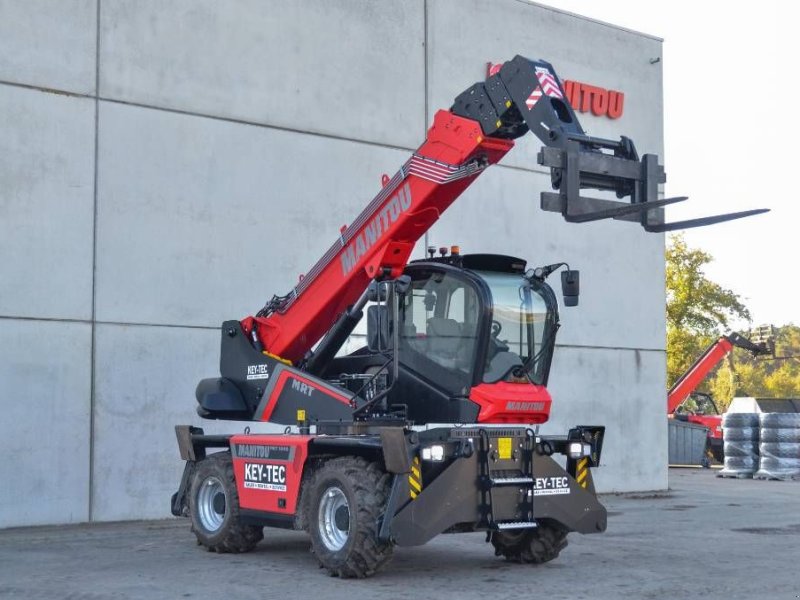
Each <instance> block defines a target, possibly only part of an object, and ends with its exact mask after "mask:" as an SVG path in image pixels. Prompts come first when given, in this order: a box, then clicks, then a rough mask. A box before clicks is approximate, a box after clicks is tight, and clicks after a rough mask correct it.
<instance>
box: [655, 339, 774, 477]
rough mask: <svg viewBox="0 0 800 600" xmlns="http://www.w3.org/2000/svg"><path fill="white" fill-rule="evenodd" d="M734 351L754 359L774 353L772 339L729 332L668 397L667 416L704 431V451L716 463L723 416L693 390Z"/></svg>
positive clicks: (708, 397) (707, 398)
mask: <svg viewBox="0 0 800 600" xmlns="http://www.w3.org/2000/svg"><path fill="white" fill-rule="evenodd" d="M734 347H736V348H742V349H744V350H747V351H748V352H750V353H751V354H752V355H753V356H754V357H755V356H762V355H765V354H772V355H774V353H775V343H774V341H773V340H772V339H771V337H770V338H766V339H764V340H763V341H760V342H757V343H756V342H752V341H750V340H749V339H747V338H746V337H744V336H742V335H739V334H738V333H736V332H734V331H732V332H730V333H728V334H727V335H723V336H721V337H720V338H719V339H718V340H717V341H715V342H714V343H712V344H711V345H709V347H708V348H706V349H705V351H704V352H703V354H701V355H700V358H698V359H697V360H696V361H695V362H694V364H692V366H691V367H689V369H688V370H687V371H686V372H685V373H684V374H683V375H681V376H680V377H678V379H677V380H676V381H675V383H674V384H672V387H671V388H670V390H669V392H668V393H667V415H669V416H670V417H671V418H674V419H678V420H680V421H687V422H689V423H695V424H697V425H702V426H703V427H707V428H708V438H707V443H706V451H707V453H708V454H711V455H712V456H713V457H714V459H716V460H718V461H719V462H722V459H723V453H722V415H720V413H719V409H718V408H717V405H716V403H715V402H714V400H713V398H712V397H711V395H709V394H704V393H702V392H696V391H695V389H696V388H697V386H698V385H700V383H701V382H702V381H703V380H704V379H705V378H706V377H707V376H708V374H709V373H710V372H711V371H712V369H714V367H716V366H717V365H718V364H719V362H720V361H721V360H722V359H723V358H725V357H726V356H727V355H728V353H729V352H730V351H731V350H733V348H734ZM690 398H691V399H692V400H693V405H692V406H690V405H689V403H688V402H687V400H689V399H690Z"/></svg>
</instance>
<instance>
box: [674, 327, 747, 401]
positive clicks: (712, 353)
mask: <svg viewBox="0 0 800 600" xmlns="http://www.w3.org/2000/svg"><path fill="white" fill-rule="evenodd" d="M732 349H733V343H732V342H731V341H730V340H729V339H728V338H727V337H726V336H722V337H721V338H719V339H718V340H717V341H716V342H714V343H713V344H712V345H711V346H709V347H708V349H707V350H706V351H705V352H704V353H703V355H702V356H701V357H700V358H698V359H697V361H695V363H694V364H693V365H692V366H691V367H690V368H689V370H688V371H686V373H684V374H683V376H682V377H680V378H679V379H678V381H676V382H675V384H674V385H673V386H672V388H671V389H670V390H669V394H668V395H667V414H670V415H671V414H672V413H673V412H675V409H676V408H678V407H679V406H680V405H681V402H683V401H684V400H686V398H688V397H689V394H691V393H692V392H693V391H694V390H695V388H696V387H697V386H698V385H700V382H701V381H703V379H705V378H706V376H707V375H708V373H709V372H710V371H711V369H713V368H714V367H716V366H717V364H718V363H719V361H721V360H722V359H723V358H725V355H726V354H728V352H730V351H731V350H732Z"/></svg>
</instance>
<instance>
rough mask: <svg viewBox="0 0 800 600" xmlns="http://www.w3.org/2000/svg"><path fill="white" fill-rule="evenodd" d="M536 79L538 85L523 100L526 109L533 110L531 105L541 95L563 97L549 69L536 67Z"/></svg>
mask: <svg viewBox="0 0 800 600" xmlns="http://www.w3.org/2000/svg"><path fill="white" fill-rule="evenodd" d="M536 79H538V80H539V85H538V86H536V88H535V89H534V90H533V92H531V95H530V96H528V99H527V100H525V106H527V107H528V110H533V107H534V106H536V103H537V102H538V101H539V99H540V98H541V97H542V96H543V95H547V96H550V97H551V98H558V99H560V100H563V99H564V93H563V92H562V91H561V88H560V87H559V85H558V82H557V81H556V78H555V77H554V76H553V74H552V73H551V72H550V71H549V69H545V68H543V67H536Z"/></svg>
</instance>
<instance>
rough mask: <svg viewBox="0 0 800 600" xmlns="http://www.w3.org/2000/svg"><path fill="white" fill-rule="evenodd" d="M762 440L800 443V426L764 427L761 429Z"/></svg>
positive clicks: (779, 442)
mask: <svg viewBox="0 0 800 600" xmlns="http://www.w3.org/2000/svg"><path fill="white" fill-rule="evenodd" d="M761 441H762V442H775V443H778V444H799V443H800V428H797V429H789V428H786V427H784V428H780V429H777V428H774V427H769V428H762V429H761Z"/></svg>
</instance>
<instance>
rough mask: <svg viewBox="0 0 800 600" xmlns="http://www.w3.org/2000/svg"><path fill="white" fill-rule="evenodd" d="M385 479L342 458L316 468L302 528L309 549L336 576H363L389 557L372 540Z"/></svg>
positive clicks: (385, 546)
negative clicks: (305, 526)
mask: <svg viewBox="0 0 800 600" xmlns="http://www.w3.org/2000/svg"><path fill="white" fill-rule="evenodd" d="M389 482H390V477H389V475H388V474H387V473H385V472H384V471H383V470H382V469H381V468H380V466H379V465H378V464H377V463H374V462H368V461H367V460H365V459H363V458H357V457H355V456H345V457H341V458H335V459H332V460H329V461H327V462H325V463H323V464H322V466H321V467H320V468H319V469H318V470H317V471H316V473H315V474H314V476H313V479H312V480H311V482H310V488H309V501H308V504H307V509H306V510H307V513H306V523H308V529H309V533H310V534H311V550H312V552H313V553H314V555H315V556H316V557H317V560H319V563H320V565H321V566H323V567H325V568H326V569H327V570H328V572H329V573H330V574H331V575H333V576H336V577H358V578H361V577H369V576H370V575H373V574H375V573H376V572H377V571H378V570H379V569H380V568H381V567H383V566H384V565H385V564H386V563H387V562H389V559H391V557H392V551H393V549H394V548H393V546H392V544H391V542H388V541H387V542H385V541H381V540H379V539H378V528H379V521H380V519H381V517H383V514H384V511H385V509H386V502H387V499H388V497H389Z"/></svg>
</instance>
